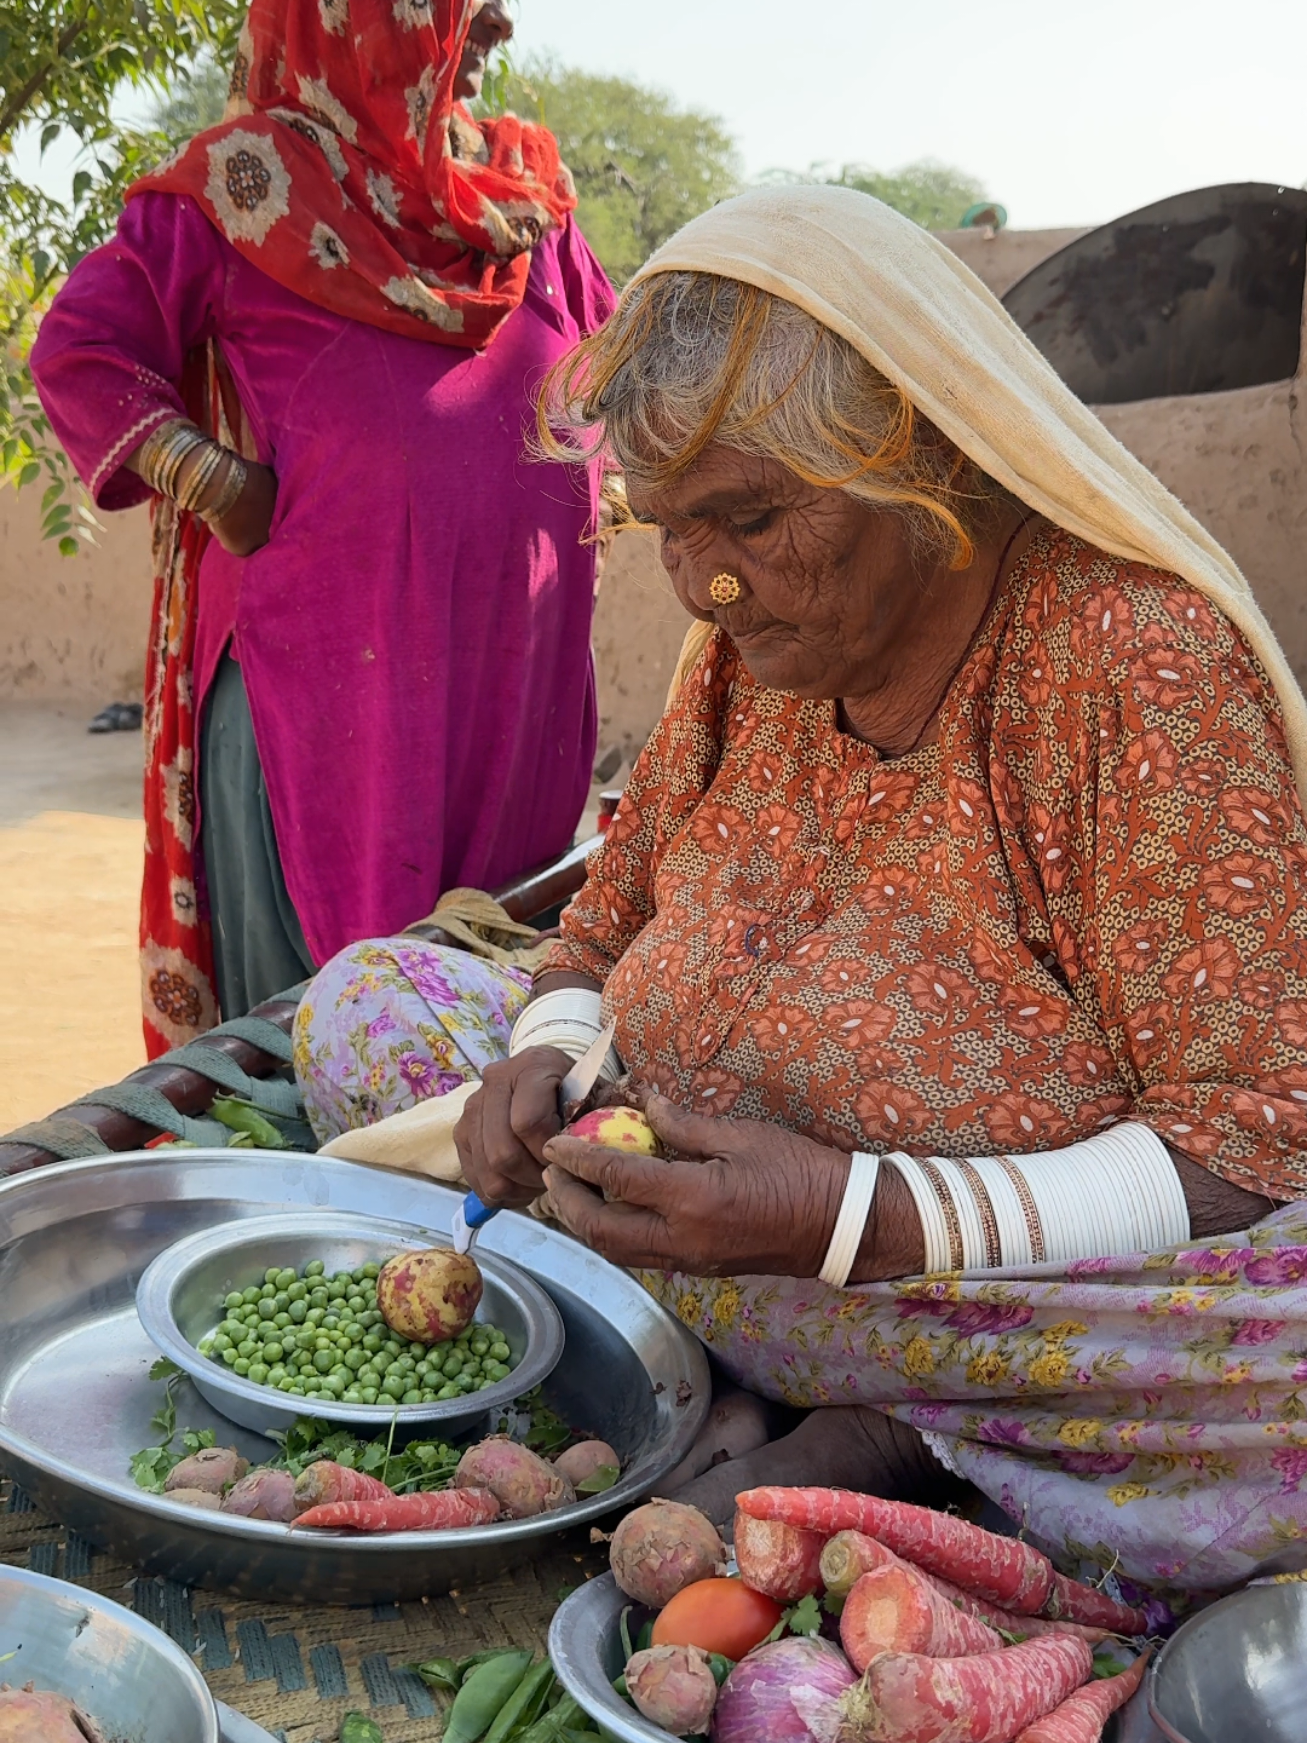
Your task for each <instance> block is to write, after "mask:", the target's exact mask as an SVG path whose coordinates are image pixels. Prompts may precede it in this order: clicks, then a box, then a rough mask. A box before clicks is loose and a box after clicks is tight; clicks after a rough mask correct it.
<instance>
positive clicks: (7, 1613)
mask: <svg viewBox="0 0 1307 1743" xmlns="http://www.w3.org/2000/svg"><path fill="white" fill-rule="evenodd" d="M0 1655H6V1657H5V1662H4V1663H3V1664H2V1665H0V1677H3V1680H4V1681H5V1682H8V1683H12V1684H13V1685H14V1687H15V1688H21V1687H22V1686H23V1684H24V1683H28V1682H31V1683H35V1685H36V1687H37V1688H38V1689H48V1690H50V1691H51V1692H52V1693H54V1694H57V1695H63V1696H64V1698H65V1699H66V1700H70V1701H73V1702H75V1703H76V1704H77V1706H79V1707H80V1708H81V1709H82V1710H83V1712H85V1713H86V1714H87V1715H88V1717H90V1718H92V1719H94V1720H95V1722H96V1724H97V1725H98V1726H99V1727H100V1729H101V1731H103V1733H104V1735H105V1736H106V1737H107V1738H111V1739H112V1740H113V1743H220V1735H221V1733H220V1731H219V1727H218V1712H217V1708H216V1707H215V1705H214V1701H213V1696H212V1695H211V1694H210V1693H209V1691H208V1689H207V1687H206V1686H205V1682H204V1678H203V1677H202V1676H201V1675H200V1673H199V1671H198V1670H196V1668H195V1666H194V1665H193V1664H192V1663H191V1661H190V1659H189V1658H188V1657H187V1656H186V1654H185V1653H184V1652H183V1651H182V1650H181V1648H180V1647H179V1646H175V1645H174V1644H173V1642H172V1641H171V1640H169V1638H168V1636H167V1635H166V1634H163V1633H161V1632H160V1630H159V1629H158V1628H156V1627H155V1626H154V1625H153V1624H152V1623H150V1622H146V1621H143V1620H142V1619H141V1617H139V1616H134V1615H133V1614H132V1612H131V1611H130V1610H124V1609H123V1607H122V1605H121V1604H114V1603H111V1602H110V1600H109V1599H108V1598H101V1597H99V1596H98V1595H97V1594H96V1593H94V1592H87V1591H83V1590H82V1588H81V1587H80V1586H73V1585H69V1584H68V1582H67V1581H66V1580H52V1579H47V1578H46V1576H45V1575H44V1574H33V1573H28V1572H27V1570H26V1569H25V1568H16V1567H4V1566H0Z"/></svg>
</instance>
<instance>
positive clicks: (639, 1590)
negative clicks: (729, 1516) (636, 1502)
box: [609, 1501, 726, 1610]
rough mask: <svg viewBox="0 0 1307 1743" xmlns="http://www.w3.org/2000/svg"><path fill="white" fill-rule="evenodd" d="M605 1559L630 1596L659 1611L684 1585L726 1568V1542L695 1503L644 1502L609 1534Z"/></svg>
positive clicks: (719, 1572)
mask: <svg viewBox="0 0 1307 1743" xmlns="http://www.w3.org/2000/svg"><path fill="white" fill-rule="evenodd" d="M609 1561H610V1564H611V1566H612V1570H613V1577H614V1579H615V1580H616V1581H617V1584H618V1585H619V1587H620V1588H621V1589H622V1591H624V1592H625V1593H626V1595H627V1597H628V1598H634V1599H635V1600H636V1602H637V1603H639V1604H647V1605H648V1606H649V1608H650V1609H651V1610H660V1609H662V1607H663V1605H664V1604H666V1603H668V1602H670V1600H671V1599H672V1598H674V1597H675V1596H676V1594H677V1592H679V1591H680V1590H681V1588H682V1586H688V1585H692V1584H693V1583H694V1582H695V1581H696V1580H703V1579H708V1578H709V1577H711V1576H712V1575H714V1574H721V1573H725V1571H726V1546H725V1545H724V1544H723V1542H722V1540H721V1537H720V1535H719V1534H718V1531H717V1528H716V1526H715V1525H713V1524H712V1522H711V1520H709V1519H708V1518H706V1517H705V1515H704V1514H702V1513H700V1511H699V1509H698V1508H697V1507H687V1506H685V1505H684V1503H682V1502H680V1501H648V1502H646V1503H645V1505H644V1506H643V1507H637V1508H636V1509H635V1511H634V1512H633V1513H628V1514H627V1515H626V1517H625V1519H623V1520H622V1522H621V1524H620V1525H619V1526H618V1527H617V1530H616V1531H615V1532H614V1533H613V1540H612V1543H611V1545H610V1546H609Z"/></svg>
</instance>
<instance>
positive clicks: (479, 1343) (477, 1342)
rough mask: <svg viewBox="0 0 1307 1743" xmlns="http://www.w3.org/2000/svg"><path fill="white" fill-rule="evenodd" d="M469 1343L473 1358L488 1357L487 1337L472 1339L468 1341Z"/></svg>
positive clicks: (488, 1345) (488, 1344)
mask: <svg viewBox="0 0 1307 1743" xmlns="http://www.w3.org/2000/svg"><path fill="white" fill-rule="evenodd" d="M469 1342H470V1344H471V1347H472V1354H473V1355H474V1356H485V1355H489V1353H490V1339H489V1338H487V1337H474V1338H471V1339H469Z"/></svg>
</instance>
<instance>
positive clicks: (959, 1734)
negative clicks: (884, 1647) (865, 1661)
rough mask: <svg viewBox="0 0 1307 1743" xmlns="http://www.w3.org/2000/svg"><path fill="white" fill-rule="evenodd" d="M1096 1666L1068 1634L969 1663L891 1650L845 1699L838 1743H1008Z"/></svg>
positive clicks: (979, 1656)
mask: <svg viewBox="0 0 1307 1743" xmlns="http://www.w3.org/2000/svg"><path fill="white" fill-rule="evenodd" d="M1093 1663H1094V1659H1093V1654H1092V1653H1091V1652H1090V1650H1089V1648H1088V1646H1087V1645H1086V1644H1085V1642H1084V1641H1083V1640H1077V1639H1076V1638H1075V1636H1074V1635H1071V1634H1049V1635H1045V1636H1044V1637H1043V1638H1042V1639H1039V1640H1027V1641H1024V1642H1023V1643H1022V1644H1021V1645H1020V1646H1005V1647H1003V1648H1002V1649H1001V1650H1000V1651H998V1652H981V1653H977V1654H975V1655H974V1656H973V1657H968V1658H926V1657H924V1656H922V1655H921V1654H920V1653H912V1652H903V1653H898V1652H886V1653H884V1654H882V1655H881V1657H879V1658H876V1659H873V1660H872V1662H871V1664H870V1665H869V1666H868V1667H867V1671H866V1674H865V1675H864V1676H863V1678H862V1680H861V1681H860V1682H857V1683H855V1684H854V1685H853V1687H852V1688H851V1689H849V1690H848V1691H847V1692H846V1693H845V1694H844V1695H843V1696H842V1697H841V1700H840V1706H841V1709H842V1713H843V1717H844V1724H843V1727H842V1729H841V1730H840V1733H839V1735H840V1738H841V1743H1009V1739H1011V1738H1012V1737H1015V1736H1016V1735H1017V1734H1018V1733H1019V1732H1021V1731H1022V1730H1025V1729H1027V1728H1028V1727H1029V1726H1030V1725H1032V1724H1033V1723H1034V1722H1035V1720H1036V1719H1041V1718H1042V1717H1043V1716H1044V1714H1045V1713H1051V1712H1052V1711H1053V1709H1054V1708H1055V1707H1059V1706H1061V1704H1062V1703H1063V1701H1065V1700H1066V1698H1067V1696H1068V1695H1069V1694H1070V1693H1071V1692H1072V1690H1074V1689H1077V1688H1079V1687H1080V1685H1081V1684H1082V1683H1083V1682H1084V1681H1085V1680H1086V1679H1087V1678H1088V1676H1089V1674H1090V1672H1091V1670H1092V1669H1093Z"/></svg>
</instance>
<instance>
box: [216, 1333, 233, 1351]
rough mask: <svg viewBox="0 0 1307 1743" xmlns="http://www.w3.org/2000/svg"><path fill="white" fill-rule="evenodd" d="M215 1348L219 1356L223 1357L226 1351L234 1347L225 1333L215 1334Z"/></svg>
mask: <svg viewBox="0 0 1307 1743" xmlns="http://www.w3.org/2000/svg"><path fill="white" fill-rule="evenodd" d="M213 1347H214V1350H215V1351H216V1353H217V1354H218V1355H221V1354H222V1353H223V1351H224V1350H229V1349H230V1348H231V1347H232V1343H231V1339H230V1338H229V1337H228V1336H227V1334H226V1332H225V1331H220V1332H215V1333H214V1336H213Z"/></svg>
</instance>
